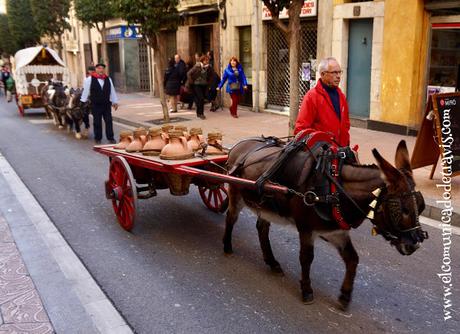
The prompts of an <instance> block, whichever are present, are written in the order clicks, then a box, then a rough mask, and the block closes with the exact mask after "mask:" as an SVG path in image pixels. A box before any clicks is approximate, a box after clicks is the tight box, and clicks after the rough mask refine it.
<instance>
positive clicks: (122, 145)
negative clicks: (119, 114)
mask: <svg viewBox="0 0 460 334" xmlns="http://www.w3.org/2000/svg"><path fill="white" fill-rule="evenodd" d="M132 141H133V132H132V131H129V130H123V131H121V132H120V141H119V143H118V144H117V145H115V146H114V147H113V148H114V149H117V150H125V149H126V147H128V145H129V144H130V143H131V142H132Z"/></svg>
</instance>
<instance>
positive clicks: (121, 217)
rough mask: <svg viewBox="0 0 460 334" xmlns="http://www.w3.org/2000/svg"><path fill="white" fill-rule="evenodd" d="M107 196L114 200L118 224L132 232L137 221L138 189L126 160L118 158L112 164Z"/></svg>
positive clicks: (107, 184)
mask: <svg viewBox="0 0 460 334" xmlns="http://www.w3.org/2000/svg"><path fill="white" fill-rule="evenodd" d="M105 188H106V190H105V191H106V196H107V198H109V199H111V200H112V205H113V210H114V211H115V214H116V215H117V219H118V223H119V224H120V225H121V227H123V228H124V229H125V230H126V231H131V229H132V228H133V226H134V221H135V219H136V209H137V189H136V182H135V181H134V177H133V173H132V172H131V168H130V167H129V164H128V162H127V161H126V159H125V158H123V157H120V156H116V157H114V158H113V159H112V160H111V162H110V169H109V180H108V181H106V187H105Z"/></svg>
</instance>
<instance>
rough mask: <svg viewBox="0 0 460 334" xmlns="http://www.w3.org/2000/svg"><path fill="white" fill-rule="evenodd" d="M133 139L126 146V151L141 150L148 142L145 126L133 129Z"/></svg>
mask: <svg viewBox="0 0 460 334" xmlns="http://www.w3.org/2000/svg"><path fill="white" fill-rule="evenodd" d="M133 137H134V139H133V141H132V142H131V143H130V144H129V145H128V146H127V147H126V152H129V153H133V152H140V151H142V148H143V147H144V145H145V143H146V142H147V131H146V130H145V128H137V129H136V130H134V131H133Z"/></svg>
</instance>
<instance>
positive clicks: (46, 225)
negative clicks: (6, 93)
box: [0, 153, 133, 334]
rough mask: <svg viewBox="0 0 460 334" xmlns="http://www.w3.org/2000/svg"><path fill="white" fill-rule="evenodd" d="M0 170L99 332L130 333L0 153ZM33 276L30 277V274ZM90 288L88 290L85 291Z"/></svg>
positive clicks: (109, 333)
mask: <svg viewBox="0 0 460 334" xmlns="http://www.w3.org/2000/svg"><path fill="white" fill-rule="evenodd" d="M0 172H1V173H2V175H3V177H4V178H5V180H6V181H7V183H8V185H9V187H10V189H11V192H12V193H13V194H14V195H15V196H16V198H17V200H18V201H19V203H21V205H22V208H23V209H24V211H25V213H26V214H27V216H28V217H29V219H30V221H31V222H32V223H33V224H34V225H35V228H36V229H37V231H38V234H39V236H40V237H41V238H42V239H43V241H44V242H45V244H46V245H47V246H48V251H49V252H50V253H51V255H52V256H53V258H54V260H55V261H56V263H57V264H58V266H59V268H60V269H61V271H62V273H63V274H64V276H65V277H66V278H67V279H68V280H69V281H71V282H72V283H73V290H74V292H75V294H76V295H77V297H78V298H79V299H80V302H81V304H82V306H83V308H84V309H85V310H86V312H87V314H88V315H89V316H90V318H91V319H92V320H93V323H94V326H95V327H96V328H97V329H98V331H99V332H100V333H107V334H112V333H126V334H128V333H129V334H132V333H133V332H132V330H131V328H130V327H129V326H128V325H127V324H126V321H125V320H124V319H123V318H122V317H121V315H120V314H119V313H118V311H117V310H116V309H115V307H114V306H113V304H112V303H111V302H110V300H109V299H108V298H107V297H106V295H105V294H104V292H102V290H101V288H100V287H99V285H98V284H97V283H96V281H95V280H94V279H93V277H92V276H91V274H90V273H89V272H88V270H87V269H86V267H85V266H84V265H83V263H82V262H81V261H80V259H79V258H78V257H77V255H76V254H75V253H74V251H73V250H72V248H71V247H70V246H69V244H68V243H67V241H65V239H64V238H63V237H62V235H61V234H60V233H59V231H58V230H57V228H56V226H55V225H54V224H53V222H52V221H51V220H50V218H49V217H48V215H47V214H46V213H45V211H44V210H43V208H42V207H41V206H40V204H39V203H38V201H37V200H36V199H35V197H34V196H33V195H32V193H31V192H30V191H29V189H28V188H27V187H26V186H25V184H24V183H23V182H22V180H21V179H20V178H19V176H18V175H17V174H16V172H15V171H14V169H13V167H12V166H11V165H10V164H9V162H8V161H7V160H6V158H5V157H4V156H3V155H2V154H1V153H0ZM32 279H33V277H32ZM88 291H91V294H89V293H88Z"/></svg>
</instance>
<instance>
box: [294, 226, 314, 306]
mask: <svg viewBox="0 0 460 334" xmlns="http://www.w3.org/2000/svg"><path fill="white" fill-rule="evenodd" d="M297 229H298V231H299V237H300V256H299V258H300V266H301V267H302V280H301V281H300V288H301V290H302V301H303V302H304V304H311V303H313V289H312V288H311V281H310V268H311V263H312V262H313V258H314V257H315V253H314V240H313V235H312V232H311V231H309V230H307V229H305V228H302V226H299V225H298V226H297Z"/></svg>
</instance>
